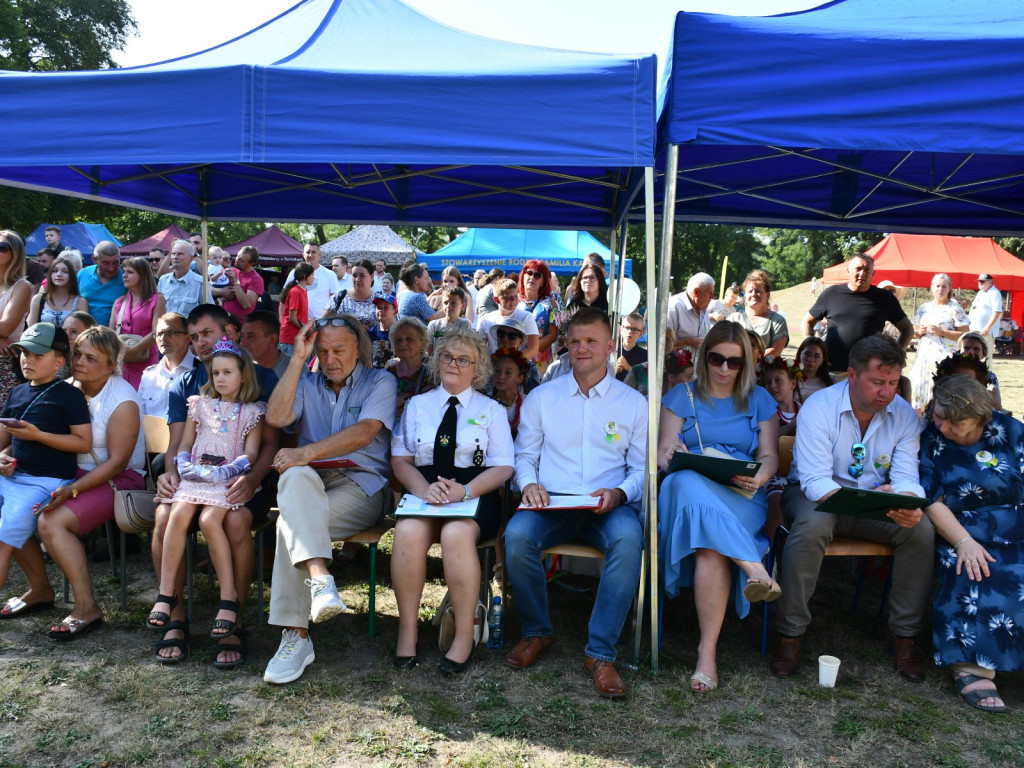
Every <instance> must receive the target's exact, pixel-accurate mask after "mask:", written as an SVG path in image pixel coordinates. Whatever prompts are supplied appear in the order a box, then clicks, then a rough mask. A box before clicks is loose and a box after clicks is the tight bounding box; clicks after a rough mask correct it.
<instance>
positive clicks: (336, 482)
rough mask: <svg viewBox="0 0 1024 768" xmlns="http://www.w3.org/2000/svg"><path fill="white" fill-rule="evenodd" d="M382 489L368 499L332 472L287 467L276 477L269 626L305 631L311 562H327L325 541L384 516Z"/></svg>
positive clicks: (384, 490) (328, 545) (356, 530)
mask: <svg viewBox="0 0 1024 768" xmlns="http://www.w3.org/2000/svg"><path fill="white" fill-rule="evenodd" d="M389 493H391V491H390V490H389V489H388V487H387V486H386V485H385V486H384V488H382V489H381V490H380V491H378V492H377V493H375V494H373V496H367V495H366V493H365V492H364V491H363V489H362V488H360V487H359V485H358V484H356V483H355V482H354V481H353V480H350V479H349V478H348V476H347V475H345V474H344V473H343V472H340V471H338V470H331V471H326V472H317V470H315V469H311V468H310V467H290V468H289V469H287V470H285V472H284V474H283V475H281V482H280V483H279V485H278V489H277V503H278V506H279V507H280V510H281V517H280V518H279V519H278V521H277V552H276V554H275V555H274V576H273V581H272V582H271V590H270V623H271V624H275V625H277V626H279V627H303V628H305V627H307V626H309V609H310V604H311V603H312V595H311V593H310V589H309V587H308V586H306V579H308V578H309V571H308V569H307V568H306V567H305V566H304V565H302V563H304V562H305V561H307V560H312V559H314V558H321V557H322V558H325V559H327V560H330V559H331V540H332V539H344V538H347V537H349V536H353V535H355V534H357V533H359V532H360V531H364V530H366V529H367V528H369V527H371V526H373V525H375V524H376V523H377V521H378V520H380V518H381V517H383V515H384V498H385V495H386V494H389Z"/></svg>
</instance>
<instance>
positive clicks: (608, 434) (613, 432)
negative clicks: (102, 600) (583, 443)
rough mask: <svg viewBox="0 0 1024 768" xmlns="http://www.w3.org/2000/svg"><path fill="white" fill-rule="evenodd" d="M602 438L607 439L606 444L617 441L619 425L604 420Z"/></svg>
mask: <svg viewBox="0 0 1024 768" xmlns="http://www.w3.org/2000/svg"><path fill="white" fill-rule="evenodd" d="M604 439H605V440H607V441H608V444H609V445H611V444H612V443H617V442H618V441H619V425H618V424H616V423H615V422H614V421H609V422H606V423H605V425H604Z"/></svg>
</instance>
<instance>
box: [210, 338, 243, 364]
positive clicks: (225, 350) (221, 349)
mask: <svg viewBox="0 0 1024 768" xmlns="http://www.w3.org/2000/svg"><path fill="white" fill-rule="evenodd" d="M213 354H214V355H234V356H235V357H237V358H239V359H240V360H241V359H244V358H243V357H242V350H240V349H239V348H238V345H237V344H235V342H233V341H232V340H231V339H229V338H228V337H227V336H222V337H221V340H220V341H218V342H217V343H216V344H214V345H213ZM211 356H212V355H211Z"/></svg>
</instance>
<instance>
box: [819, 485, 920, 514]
mask: <svg viewBox="0 0 1024 768" xmlns="http://www.w3.org/2000/svg"><path fill="white" fill-rule="evenodd" d="M931 503H932V499H922V498H921V497H920V496H904V495H903V494H902V493H887V492H886V491H865V490H861V489H860V488H847V487H845V486H844V487H842V488H840V489H839V490H838V491H836V492H835V493H833V494H832V495H831V496H829V497H828V498H827V499H826V500H825V501H823V502H822V503H821V504H819V505H818V506H817V507H815V510H816V511H818V512H831V513H832V514H837V515H853V516H854V517H862V518H867V519H869V520H881V521H882V522H883V523H891V522H893V521H892V519H891V518H889V517H888V516H887V513H888V512H889V511H890V510H893V509H923V508H925V507H927V506H928V505H929V504H931Z"/></svg>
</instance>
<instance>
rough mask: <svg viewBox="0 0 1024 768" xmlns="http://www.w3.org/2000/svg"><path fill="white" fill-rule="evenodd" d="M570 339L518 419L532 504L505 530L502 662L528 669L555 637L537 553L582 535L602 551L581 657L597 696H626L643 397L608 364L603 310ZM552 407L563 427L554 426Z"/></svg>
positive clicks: (637, 551) (582, 320)
mask: <svg viewBox="0 0 1024 768" xmlns="http://www.w3.org/2000/svg"><path fill="white" fill-rule="evenodd" d="M567 344H568V348H569V363H570V365H571V366H572V375H571V376H570V375H567V376H562V377H560V378H558V379H555V380H554V381H552V382H550V383H548V384H544V385H543V386H540V387H538V388H537V389H535V390H534V391H533V392H532V393H530V396H529V397H527V398H526V399H525V400H524V401H523V407H522V411H521V415H520V420H519V435H518V437H517V438H516V477H517V480H518V483H519V487H520V488H522V489H523V505H524V506H527V507H533V509H521V510H519V511H518V512H516V514H515V515H514V516H513V517H512V519H511V520H510V521H509V523H508V527H507V528H506V529H505V563H506V565H505V567H506V569H507V571H508V577H509V580H510V581H511V582H512V588H513V589H514V590H515V597H516V610H517V611H518V612H519V616H520V619H521V620H522V626H523V638H522V640H520V641H519V643H517V644H516V645H515V646H514V647H513V648H512V650H511V651H510V652H509V653H508V655H507V656H506V657H505V663H506V664H508V665H509V666H510V667H514V668H517V669H523V668H526V667H529V666H530V665H531V664H533V662H534V661H536V659H537V657H538V656H539V655H540V654H541V653H543V652H544V651H545V650H547V648H548V647H549V646H550V645H551V642H552V626H551V615H550V612H549V609H548V599H547V580H546V578H545V574H544V566H543V564H542V558H541V553H542V552H543V551H544V550H545V549H547V548H548V547H553V546H555V545H556V544H561V543H564V542H566V541H570V540H572V539H582V540H583V541H584V542H585V543H587V544H589V545H590V546H593V547H597V548H598V549H600V550H602V551H603V552H604V556H605V568H604V572H603V573H602V574H601V581H600V584H599V586H598V588H597V598H596V600H595V602H594V611H593V613H592V614H591V616H590V626H589V638H588V641H587V646H586V650H585V655H584V660H583V665H584V668H585V669H586V671H587V673H588V674H590V675H591V676H593V678H594V687H595V688H596V689H597V692H598V693H599V694H600V695H601V696H604V697H607V698H621V697H623V696H625V695H626V685H625V683H623V681H622V678H621V677H620V676H619V673H618V672H617V671H616V670H615V664H614V662H615V659H616V649H615V646H616V644H617V642H618V639H619V635H620V634H621V632H622V626H623V624H624V623H625V621H626V615H627V614H628V613H629V606H630V605H631V604H632V602H633V594H634V593H635V592H636V587H637V584H638V583H639V580H640V560H641V554H642V552H643V546H644V536H643V529H642V527H641V525H640V513H639V504H640V498H641V495H642V491H643V477H644V467H645V466H646V453H647V401H646V400H645V399H644V397H643V396H642V395H641V394H640V393H639V392H637V391H636V390H635V389H631V388H630V387H627V386H626V385H625V384H623V383H622V382H620V381H617V380H616V379H615V374H614V373H612V372H610V371H609V368H608V357H609V355H610V354H611V352H612V347H613V343H612V332H611V326H610V324H609V322H608V315H607V314H606V313H605V312H603V311H601V310H598V309H593V308H584V309H581V310H579V311H578V312H577V313H576V314H575V315H574V316H573V319H572V324H571V325H570V326H569V333H568V336H567ZM552 414H555V415H557V420H558V428H557V429H552V428H551V417H552ZM545 418H546V419H547V422H548V424H547V429H545V428H544V426H545V425H544V419H545ZM557 495H572V496H580V495H585V496H590V497H592V498H594V499H596V500H597V504H598V506H597V507H596V508H593V507H591V508H587V509H557V508H550V505H551V502H552V498H551V497H552V496H557Z"/></svg>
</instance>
